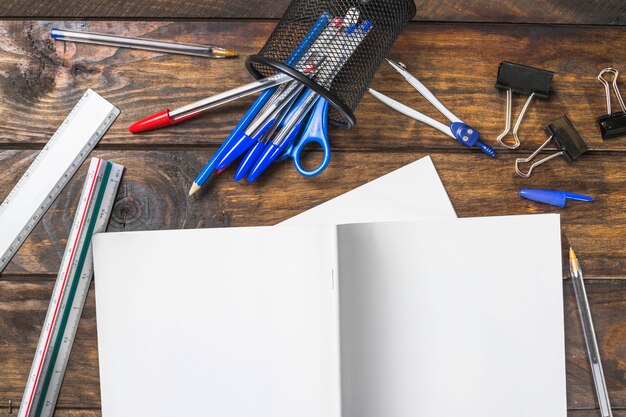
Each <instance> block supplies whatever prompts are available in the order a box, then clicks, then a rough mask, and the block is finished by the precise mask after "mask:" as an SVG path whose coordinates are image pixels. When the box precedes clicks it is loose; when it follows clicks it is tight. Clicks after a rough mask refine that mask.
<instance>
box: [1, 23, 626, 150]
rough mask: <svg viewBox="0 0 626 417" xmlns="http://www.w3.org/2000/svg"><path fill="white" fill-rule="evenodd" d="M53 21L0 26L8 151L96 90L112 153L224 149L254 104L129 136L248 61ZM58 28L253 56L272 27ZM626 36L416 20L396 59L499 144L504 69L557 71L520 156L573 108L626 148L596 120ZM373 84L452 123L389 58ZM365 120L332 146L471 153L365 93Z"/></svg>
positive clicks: (593, 133)
mask: <svg viewBox="0 0 626 417" xmlns="http://www.w3.org/2000/svg"><path fill="white" fill-rule="evenodd" d="M55 25H56V24H55V23H53V22H33V21H29V22H19V21H12V22H0V35H2V36H3V37H4V38H5V39H6V41H5V42H3V43H2V45H0V92H1V93H2V94H3V100H2V102H0V113H2V114H11V115H13V114H15V115H17V117H4V118H3V119H2V120H0V147H4V148H16V147H22V148H23V147H33V146H40V147H41V146H43V144H44V143H45V142H47V140H48V139H49V137H50V136H51V135H52V134H53V133H54V131H55V129H56V128H57V127H58V125H59V124H60V123H61V122H62V120H63V118H64V117H65V116H66V115H67V113H68V112H69V111H70V109H71V108H72V107H73V106H74V104H75V103H76V101H77V100H78V99H79V97H80V96H81V95H82V93H83V92H84V90H85V89H87V88H93V89H95V90H96V91H97V92H99V93H100V94H102V95H103V96H104V97H105V98H107V99H108V100H110V101H111V102H112V103H114V104H115V105H116V106H118V107H119V108H120V109H121V111H122V114H121V116H120V117H119V118H118V121H117V122H116V123H115V125H114V126H113V128H112V129H111V130H110V131H109V133H108V134H107V136H106V137H105V138H104V139H103V140H102V142H101V146H102V147H107V148H119V147H121V146H123V147H125V148H128V147H131V146H132V147H137V148H150V149H154V148H156V147H161V148H163V147H174V146H175V147H177V148H178V149H180V148H183V147H189V146H193V147H199V146H213V145H217V144H219V143H221V142H222V141H223V140H224V138H225V137H226V136H227V135H228V133H229V132H230V130H231V129H232V128H233V127H234V126H235V124H236V123H237V121H238V120H239V119H240V118H241V117H242V115H243V114H244V113H245V110H246V109H247V106H249V105H250V104H251V103H252V100H253V98H252V97H249V98H246V99H242V100H238V101H236V102H234V103H229V104H227V105H224V106H222V107H220V108H217V109H214V110H212V111H210V112H208V113H206V114H204V115H202V116H201V117H199V118H196V119H193V120H190V121H187V122H185V123H182V124H180V125H177V126H175V127H170V128H166V129H160V130H157V131H153V132H147V133H143V134H136V135H132V134H130V133H129V132H128V130H127V128H128V126H129V125H130V124H131V123H133V122H135V121H137V120H139V119H142V118H143V117H146V116H147V115H149V114H151V113H154V112H156V111H160V110H162V109H163V108H165V107H168V106H169V107H171V108H174V107H177V106H181V105H184V104H187V103H190V102H193V101H196V100H199V99H201V98H204V97H206V96H209V95H212V94H215V93H219V92H222V91H224V90H226V89H228V88H233V87H236V86H239V85H241V84H244V83H247V82H250V81H251V80H252V78H251V77H250V75H248V73H247V71H246V70H245V68H244V59H243V57H242V59H235V60H206V59H203V58H194V57H183V56H175V55H164V54H160V53H156V52H147V51H136V50H122V49H115V48H109V47H103V46H94V45H85V44H75V43H71V42H68V43H63V42H53V41H51V40H50V39H48V36H49V30H50V28H51V27H53V26H55ZM61 26H67V27H70V28H74V29H79V28H81V27H83V26H84V28H85V29H89V30H94V31H100V32H113V33H125V34H129V35H146V36H150V37H153V38H161V39H173V40H176V41H184V42H205V41H206V40H207V39H211V40H215V42H217V43H219V44H222V45H227V46H228V47H231V48H233V49H236V50H238V51H240V52H241V53H242V55H243V56H246V55H248V54H252V53H256V52H257V51H258V49H259V48H260V47H261V46H262V44H263V43H264V42H265V39H266V38H267V36H268V35H269V33H270V32H271V30H272V29H273V26H274V25H273V23H269V22H232V23H220V22H212V23H206V22H188V23H182V22H175V23H172V22H88V23H85V24H84V25H83V26H81V23H80V22H66V23H63V24H62V25H61ZM624 42H626V28H622V27H615V28H606V27H585V28H576V27H569V26H566V27H563V26H540V25H476V24H455V25H450V24H411V25H410V26H409V27H408V28H407V29H406V30H405V31H404V32H403V34H402V35H401V36H400V38H399V39H398V40H397V42H396V44H395V46H394V48H393V50H392V51H391V53H390V55H389V56H390V58H392V59H394V60H398V61H402V62H404V63H405V64H406V65H407V66H408V68H409V69H410V71H411V72H412V73H413V74H415V75H416V76H417V77H418V78H420V79H421V80H422V81H423V82H424V83H425V84H426V85H427V86H429V87H430V88H431V90H432V91H433V92H434V93H435V94H436V95H437V97H439V99H440V100H441V101H442V102H443V103H444V104H445V105H446V106H448V107H449V108H450V109H452V111H453V112H454V113H456V114H457V115H458V116H459V117H461V118H462V119H463V120H465V121H466V122H467V123H469V124H470V125H472V126H474V127H475V128H476V129H478V130H479V131H480V132H481V133H482V136H483V138H484V140H485V141H486V142H487V143H489V144H491V145H493V146H495V147H496V148H497V144H496V141H495V138H496V137H497V136H498V134H499V133H500V132H501V131H502V129H503V127H504V111H505V94H504V92H502V91H499V90H497V89H496V88H495V87H494V84H495V80H496V73H497V68H498V64H499V63H500V62H501V61H502V60H509V61H513V62H520V63H525V64H528V65H533V66H537V67H541V68H546V69H549V70H552V71H555V72H556V76H555V79H554V83H553V94H552V96H551V98H550V100H548V101H544V100H535V102H534V103H533V105H532V106H531V108H530V110H529V112H528V114H527V116H526V119H525V120H524V123H523V125H522V129H521V131H520V135H521V137H522V146H521V148H520V149H519V150H518V151H517V152H516V154H519V155H520V156H522V155H523V156H526V155H529V154H530V153H531V152H532V151H533V150H534V149H536V148H537V147H538V146H539V145H540V144H541V143H543V141H544V140H545V139H546V136H545V133H544V132H543V128H544V126H546V125H547V124H548V123H550V122H551V121H553V120H554V119H556V118H558V117H559V116H561V115H562V114H564V113H565V114H567V115H568V116H569V117H570V118H571V120H572V121H573V123H574V125H575V126H576V127H577V129H578V130H579V131H580V133H581V135H582V136H583V137H584V138H585V140H586V141H587V143H588V145H589V146H590V148H591V149H592V150H593V151H616V150H620V151H623V150H626V138H621V139H615V140H610V141H603V140H602V138H601V136H600V133H599V129H598V126H597V124H596V120H595V119H596V117H597V116H599V115H601V114H604V113H606V108H605V99H604V91H603V89H602V85H601V84H600V83H599V82H598V81H597V80H596V79H595V77H596V75H597V73H598V72H599V71H600V70H601V69H603V68H605V67H607V66H616V67H617V68H620V63H624V62H626V49H624V48H615V47H614V45H619V44H623V43H624ZM485 45H488V49H486V48H485ZM477 57H479V58H478V59H477ZM625 70H626V69H625ZM371 86H372V87H373V88H375V89H377V90H379V91H381V92H383V93H385V94H388V95H389V96H391V97H393V98H396V99H397V100H399V101H401V102H403V103H405V104H407V105H409V106H411V107H413V108H416V109H419V110H421V111H423V112H424V113H426V114H428V115H431V116H432V117H435V118H437V119H438V120H443V116H442V115H441V114H439V113H438V112H437V111H436V110H435V109H434V108H433V107H432V106H431V105H430V104H429V103H428V102H427V101H426V100H424V99H423V98H422V97H421V96H419V94H418V93H417V92H416V91H415V90H414V89H413V88H412V87H411V86H410V85H409V84H408V83H406V82H405V81H404V80H403V79H402V77H401V76H400V75H399V74H397V73H396V72H395V71H394V70H393V69H392V68H391V67H390V66H388V65H383V66H382V67H381V68H380V69H379V71H378V74H377V75H376V76H375V78H374V80H373V81H372V83H371ZM623 89H624V90H625V91H626V88H623ZM524 101H525V97H522V96H518V95H516V96H515V97H514V113H515V117H517V114H518V113H519V111H520V110H521V107H522V105H523V103H524ZM356 116H357V119H358V123H357V126H356V127H355V128H354V129H351V130H341V129H335V130H331V132H330V136H331V140H332V145H333V147H334V149H337V150H356V149H359V150H363V149H365V150H376V151H395V150H402V151H411V152H415V151H417V152H424V151H460V152H464V149H463V147H462V146H461V145H459V144H458V143H457V142H455V141H453V140H451V139H449V138H447V137H445V136H443V135H442V134H441V133H440V132H438V131H436V130H434V129H433V128H430V127H428V126H426V125H424V124H421V123H419V122H417V121H414V120H412V119H409V118H408V117H406V116H403V115H401V114H399V113H397V112H395V111H393V110H391V109H390V108H388V107H386V106H385V105H384V104H382V103H380V102H379V101H377V100H376V99H374V98H373V97H371V96H370V95H366V96H364V98H363V100H362V102H361V104H360V105H359V107H358V108H357V112H356ZM381 117H384V120H385V122H384V123H381ZM391 126H393V128H392V129H390V127H391ZM509 139H510V138H509ZM499 150H500V151H502V152H505V153H510V151H508V150H504V149H503V148H500V149H499Z"/></svg>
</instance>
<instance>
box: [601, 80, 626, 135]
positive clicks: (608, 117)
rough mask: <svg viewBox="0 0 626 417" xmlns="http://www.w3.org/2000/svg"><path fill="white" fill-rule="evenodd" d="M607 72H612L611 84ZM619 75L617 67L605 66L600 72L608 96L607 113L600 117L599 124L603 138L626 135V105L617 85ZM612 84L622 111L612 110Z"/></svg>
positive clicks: (605, 93)
mask: <svg viewBox="0 0 626 417" xmlns="http://www.w3.org/2000/svg"><path fill="white" fill-rule="evenodd" d="M605 74H612V75H613V81H612V82H611V84H609V82H608V81H607V80H606V78H604V75H605ZM617 77H619V71H618V70H616V69H615V68H605V69H603V70H602V71H600V74H598V81H600V82H601V83H602V84H603V85H604V95H605V96H606V113H607V114H604V115H602V116H600V117H598V125H600V133H601V134H602V139H613V138H619V137H621V136H626V106H625V105H624V99H623V98H622V95H621V94H620V92H619V88H618V87H617ZM611 85H612V86H613V92H614V93H615V97H616V98H617V101H618V102H619V105H620V107H621V108H622V110H621V111H616V112H612V111H611V110H612V108H611Z"/></svg>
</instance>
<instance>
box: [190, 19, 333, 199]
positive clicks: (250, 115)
mask: <svg viewBox="0 0 626 417" xmlns="http://www.w3.org/2000/svg"><path fill="white" fill-rule="evenodd" d="M330 18H331V16H330V14H329V13H327V12H324V13H323V14H322V15H321V16H320V17H319V19H317V21H316V22H315V24H314V25H313V27H312V28H311V30H309V32H308V33H307V34H306V35H305V37H304V38H303V39H302V41H301V42H300V44H299V45H298V46H297V47H296V49H295V50H294V51H293V53H292V54H291V56H290V57H289V59H287V61H286V62H285V63H286V64H287V65H289V66H293V65H295V64H296V63H297V62H298V61H299V60H300V58H302V56H303V55H304V53H305V52H306V51H307V50H308V49H309V47H310V46H311V44H312V43H313V41H314V40H315V39H317V37H318V36H319V34H320V33H322V31H323V30H324V28H325V27H326V25H327V24H328V22H329V21H330ZM275 91H276V88H271V89H269V90H266V91H264V92H263V93H261V95H260V96H259V97H258V98H257V99H256V101H255V102H254V104H252V107H250V109H248V111H247V112H246V114H245V115H244V116H243V118H242V119H241V120H240V121H239V123H237V126H235V128H234V129H233V131H232V132H231V133H230V135H228V137H227V138H226V140H225V141H224V143H222V145H221V146H220V147H219V148H218V150H217V151H216V152H215V154H213V156H212V157H211V159H209V162H207V164H206V165H205V166H204V168H203V169H202V171H200V173H199V174H198V176H197V177H196V179H195V180H194V181H193V185H192V186H191V189H190V190H189V195H193V194H195V193H196V192H197V191H199V190H200V188H201V187H202V186H203V185H204V183H205V182H206V181H207V180H208V179H209V177H210V176H211V174H212V173H213V171H214V170H215V165H216V163H217V161H218V159H219V158H220V157H221V155H222V153H223V152H224V150H225V149H228V147H229V145H230V142H231V141H232V140H233V138H237V137H239V136H241V134H242V133H243V131H244V130H245V128H246V126H248V124H249V123H250V122H251V121H252V120H253V119H254V117H255V116H256V114H257V113H258V112H259V111H260V110H261V109H262V108H263V106H265V103H267V101H268V100H269V98H270V97H271V96H272V95H273V94H274V92H275Z"/></svg>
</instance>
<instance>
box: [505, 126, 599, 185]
mask: <svg viewBox="0 0 626 417" xmlns="http://www.w3.org/2000/svg"><path fill="white" fill-rule="evenodd" d="M545 131H546V133H547V134H548V135H549V136H550V137H549V138H548V140H546V141H545V142H544V143H543V145H541V146H540V147H539V148H537V150H536V151H535V152H533V153H532V155H530V156H529V157H528V158H518V159H516V160H515V172H517V175H519V176H520V177H524V178H528V177H530V173H531V172H532V171H533V168H535V167H537V166H539V165H541V164H543V163H544V162H548V161H549V160H550V159H553V158H556V157H557V156H562V157H563V158H564V159H565V161H567V162H568V163H570V162H572V161H573V160H574V159H576V158H578V157H579V156H580V155H582V154H584V153H585V152H587V150H588V149H589V147H588V146H587V144H586V143H585V141H584V140H583V138H582V137H581V136H580V134H579V133H578V131H577V130H576V128H575V127H574V125H573V124H572V122H570V120H569V119H568V118H567V116H565V115H563V116H561V117H559V118H558V119H556V120H555V121H553V122H552V123H550V124H549V125H548V126H546V128H545ZM550 141H552V142H554V146H555V147H556V149H557V151H558V152H557V153H554V154H552V155H550V156H547V157H545V158H543V159H541V160H539V161H537V162H535V163H534V164H532V165H531V166H530V169H529V170H528V172H522V171H521V170H520V169H519V164H520V163H521V162H523V163H527V162H530V161H532V160H533V159H534V158H535V156H537V154H538V153H539V152H541V150H542V149H543V148H544V147H545V146H546V145H547V144H548V143H550Z"/></svg>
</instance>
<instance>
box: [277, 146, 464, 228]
mask: <svg viewBox="0 0 626 417" xmlns="http://www.w3.org/2000/svg"><path fill="white" fill-rule="evenodd" d="M435 217H441V218H455V217H456V214H455V212H454V208H453V207H452V204H451V203H450V199H449V198H448V194H447V193H446V190H445V188H443V184H442V183H441V180H440V179H439V175H437V171H436V170H435V166H434V165H433V162H432V160H431V159H430V156H426V157H424V158H421V159H419V160H417V161H415V162H412V163H410V164H408V165H405V166H403V167H402V168H399V169H397V170H395V171H393V172H390V173H388V174H386V175H383V176H382V177H379V178H376V179H375V180H373V181H370V182H368V183H367V184H364V185H362V186H360V187H358V188H355V189H354V190H351V191H348V192H347V193H345V194H342V195H340V196H338V197H335V198H333V199H332V200H329V201H327V202H325V203H322V204H320V205H319V206H317V207H313V208H312V209H310V210H307V211H305V212H303V213H300V214H298V215H297V216H294V217H292V218H290V219H288V220H285V221H284V222H283V223H281V224H289V225H293V224H305V225H308V224H333V225H335V224H348V223H365V222H368V223H369V222H385V221H387V222H388V221H410V220H418V219H422V218H435Z"/></svg>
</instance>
